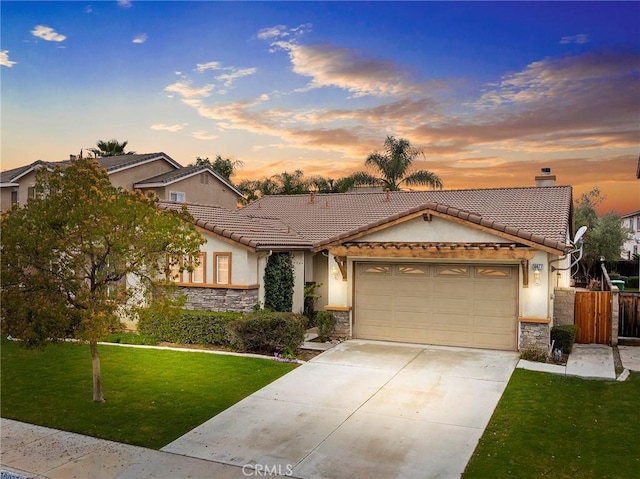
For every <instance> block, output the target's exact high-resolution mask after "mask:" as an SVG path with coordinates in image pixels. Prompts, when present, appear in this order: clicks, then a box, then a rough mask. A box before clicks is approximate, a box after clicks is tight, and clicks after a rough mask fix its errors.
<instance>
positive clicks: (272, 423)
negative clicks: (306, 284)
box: [162, 340, 518, 478]
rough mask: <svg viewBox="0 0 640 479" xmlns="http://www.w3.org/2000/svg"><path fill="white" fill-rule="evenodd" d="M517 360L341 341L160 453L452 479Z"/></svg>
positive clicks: (318, 472) (308, 472) (285, 470)
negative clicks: (450, 478)
mask: <svg viewBox="0 0 640 479" xmlns="http://www.w3.org/2000/svg"><path fill="white" fill-rule="evenodd" d="M517 362H518V355H517V353H515V352H508V351H489V350H478V349H465V348H451V347H439V346H422V345H413V344H412V345H403V344H398V343H386V342H377V341H362V340H352V341H347V342H345V343H342V344H340V345H338V346H336V347H335V348H333V349H330V350H329V351H327V352H325V353H323V354H321V355H320V356H317V357H316V358H314V359H313V360H311V361H310V362H308V363H306V364H303V365H302V366H300V367H299V368H297V369H296V370H294V371H292V372H291V373H289V374H287V375H286V376H284V377H282V378H280V379H278V380H277V381H275V382H273V383H271V384H270V385H268V386H266V387H265V388H263V389H261V390H260V391H257V392H256V393H254V394H252V395H251V396H249V397H247V398H245V399H244V400H242V401H240V402H239V403H237V404H236V405H234V406H232V407H231V408H229V409H227V410H226V411H223V412H222V413H220V414H219V415H217V416H216V417H214V418H212V419H211V420H209V421H207V422H206V423H204V424H202V425H200V426H199V427H197V428H196V429H194V430H192V431H190V432H189V433H187V434H185V435H184V436H182V437H180V438H178V439H177V440H176V441H174V442H172V443H171V444H169V445H167V446H166V447H164V448H163V449H162V450H163V451H166V452H172V453H174V454H181V455H185V456H190V457H197V458H201V459H205V460H212V461H217V462H222V463H226V464H231V465H236V466H241V467H245V470H250V469H254V471H255V472H256V473H258V471H269V472H275V473H279V474H282V475H290V476H293V477H298V478H371V477H380V478H391V477H401V478H436V477H441V478H449V477H459V475H460V473H462V471H463V470H464V468H465V466H466V464H467V462H468V460H469V458H470V457H471V454H472V453H473V451H474V449H475V446H476V444H477V442H478V440H479V438H480V436H482V433H483V431H484V428H485V427H486V425H487V423H488V422H489V419H490V418H491V415H492V413H493V411H494V409H495V407H496V405H497V403H498V401H499V399H500V396H501V395H502V392H503V391H504V389H505V387H506V385H507V382H508V381H509V378H510V377H511V373H512V372H513V369H514V368H515V365H516V363H517Z"/></svg>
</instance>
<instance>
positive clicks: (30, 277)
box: [0, 158, 203, 402]
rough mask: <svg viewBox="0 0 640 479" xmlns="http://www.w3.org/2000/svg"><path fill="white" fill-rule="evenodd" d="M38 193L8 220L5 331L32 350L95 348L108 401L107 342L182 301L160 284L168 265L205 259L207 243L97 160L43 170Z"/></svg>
mask: <svg viewBox="0 0 640 479" xmlns="http://www.w3.org/2000/svg"><path fill="white" fill-rule="evenodd" d="M36 191H39V192H42V194H41V195H40V196H39V197H37V198H34V199H31V200H29V201H28V202H27V204H26V205H24V207H22V208H18V207H14V208H12V209H11V210H8V211H6V212H4V213H3V214H2V218H1V225H2V238H1V241H0V248H1V251H2V257H1V271H0V275H1V276H0V279H1V284H2V290H1V300H2V304H1V306H2V308H1V313H2V320H1V321H2V322H1V325H2V330H3V333H4V334H9V335H11V336H12V337H14V338H17V339H19V340H20V343H21V344H23V345H24V346H26V347H44V346H45V345H46V344H48V343H51V342H56V341H59V340H63V339H66V338H75V339H79V340H81V341H84V342H87V343H88V344H89V349H90V352H91V358H92V368H93V400H94V401H97V402H102V401H104V397H103V394H102V385H101V376H100V359H99V356H98V341H100V340H101V339H103V338H104V337H105V336H106V335H107V334H109V333H110V332H113V331H115V330H118V329H120V327H121V323H120V318H121V317H122V315H125V314H131V313H135V311H136V310H137V309H138V308H139V307H140V306H141V305H154V306H160V305H170V304H171V302H172V301H175V299H174V297H173V295H171V294H169V293H170V291H168V290H166V289H165V288H163V287H162V286H161V284H160V283H158V278H161V277H163V273H164V272H165V269H166V267H167V266H166V265H167V258H181V257H184V256H191V255H196V254H197V252H198V251H199V248H200V245H201V244H202V241H203V240H202V237H201V236H200V234H199V233H197V232H196V230H195V228H194V226H193V224H192V223H190V222H188V221H185V220H187V219H188V217H187V214H186V212H179V213H175V212H174V213H171V212H166V211H160V210H158V209H157V208H156V205H155V203H154V202H153V200H150V199H148V198H145V197H144V196H143V195H142V194H141V193H139V192H134V193H131V192H128V191H125V190H123V189H119V188H116V187H114V186H113V185H112V184H111V182H110V181H109V177H108V175H107V172H106V171H105V170H104V169H102V168H101V167H100V165H99V164H98V162H97V161H96V160H94V159H83V158H79V159H76V160H72V161H71V163H70V164H69V166H68V167H67V168H66V169H64V170H62V169H60V168H57V169H56V170H54V171H53V172H50V171H46V170H41V171H40V172H38V176H37V180H36ZM127 277H129V278H131V277H135V278H136V281H135V283H136V286H135V287H134V286H132V285H131V284H127ZM163 293H164V294H163ZM151 294H153V295H154V296H153V297H151Z"/></svg>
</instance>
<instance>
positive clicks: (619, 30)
mask: <svg viewBox="0 0 640 479" xmlns="http://www.w3.org/2000/svg"><path fill="white" fill-rule="evenodd" d="M0 13H1V28H2V33H1V48H0V65H2V66H1V67H0V74H1V95H2V110H1V120H2V124H1V142H2V146H1V154H2V156H1V164H2V170H6V169H9V168H14V167H16V166H20V165H24V164H27V163H31V162H32V161H35V160H37V159H41V160H48V161H59V160H64V159H68V157H69V154H71V153H73V154H77V153H79V151H80V149H81V148H84V149H85V150H86V149H88V148H91V147H93V146H95V142H96V141H97V140H108V139H111V138H116V139H118V140H120V141H124V140H128V142H129V145H128V148H129V149H130V150H133V151H135V152H137V153H149V152H158V151H163V152H165V153H167V154H168V155H170V156H171V157H172V158H174V159H175V160H177V161H178V162H180V163H182V164H183V165H186V164H188V163H190V162H193V161H194V160H195V158H196V157H197V156H201V157H209V158H212V159H213V158H214V157H215V156H216V155H222V156H224V157H230V158H233V159H238V160H241V161H242V162H243V163H244V166H243V168H242V169H241V170H240V171H239V173H238V176H237V177H235V178H234V180H236V181H239V180H241V179H244V178H252V179H256V178H259V177H263V176H267V175H271V174H275V173H280V172H282V171H290V172H291V171H293V170H295V169H301V170H303V171H304V173H305V174H306V175H315V174H322V175H325V176H329V177H333V178H338V177H341V176H346V175H347V174H349V173H351V172H353V171H356V170H360V169H362V168H363V163H364V159H365V158H366V156H367V155H368V154H369V153H371V152H372V151H374V150H376V149H379V148H381V147H382V144H383V141H384V139H385V137H386V136H387V135H396V136H400V137H404V138H407V139H409V140H410V141H411V142H412V143H413V144H414V145H415V146H418V147H420V148H421V149H422V150H423V151H424V153H425V159H424V161H420V162H418V163H417V165H416V166H417V167H418V168H423V169H428V170H431V171H433V172H435V173H437V174H438V175H440V177H441V178H442V181H443V183H444V186H445V188H446V189H459V188H480V187H503V186H527V185H533V177H534V176H535V175H536V174H538V173H539V171H540V168H542V167H550V168H551V169H552V173H554V174H556V176H557V177H558V183H559V184H571V185H573V186H574V196H578V195H579V194H581V193H583V192H585V191H588V190H590V189H591V188H593V187H595V186H599V187H600V189H601V190H602V191H603V193H604V194H605V195H606V196H607V200H606V202H605V203H604V205H603V209H604V210H611V209H615V210H617V211H618V212H619V213H621V214H624V213H628V212H631V211H635V210H639V209H640V180H637V179H636V176H635V174H636V167H637V164H638V156H639V155H640V142H639V139H640V138H639V133H640V26H639V25H640V2H603V3H599V2H562V3H556V2H531V3H524V2H514V3H511V2H469V3H467V2H442V3H441V2H406V3H404V2H402V3H400V2H398V3H393V2H389V3H388V2H211V1H202V2H159V1H119V2H116V1H104V2H103V1H90V2H89V1H66V2H30V1H20V2H11V1H4V0H3V1H2V2H0Z"/></svg>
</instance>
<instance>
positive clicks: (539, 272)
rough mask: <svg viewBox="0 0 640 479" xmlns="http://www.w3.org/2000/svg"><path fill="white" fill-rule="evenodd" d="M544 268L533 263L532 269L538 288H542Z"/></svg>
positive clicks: (539, 264)
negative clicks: (541, 281)
mask: <svg viewBox="0 0 640 479" xmlns="http://www.w3.org/2000/svg"><path fill="white" fill-rule="evenodd" d="M542 268H544V265H543V264H542V263H533V264H532V265H531V269H533V284H535V285H536V286H540V280H541V279H542Z"/></svg>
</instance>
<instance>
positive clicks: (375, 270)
mask: <svg viewBox="0 0 640 479" xmlns="http://www.w3.org/2000/svg"><path fill="white" fill-rule="evenodd" d="M360 274H371V275H376V276H380V275H385V276H388V275H390V274H391V267H390V266H386V265H380V266H377V265H376V266H372V265H362V266H360Z"/></svg>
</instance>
